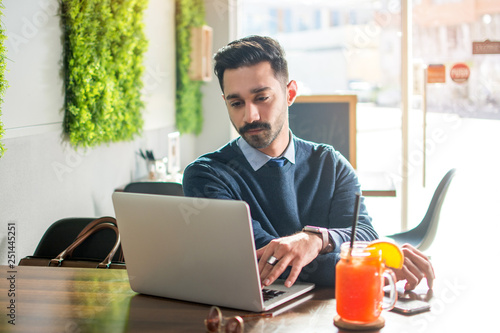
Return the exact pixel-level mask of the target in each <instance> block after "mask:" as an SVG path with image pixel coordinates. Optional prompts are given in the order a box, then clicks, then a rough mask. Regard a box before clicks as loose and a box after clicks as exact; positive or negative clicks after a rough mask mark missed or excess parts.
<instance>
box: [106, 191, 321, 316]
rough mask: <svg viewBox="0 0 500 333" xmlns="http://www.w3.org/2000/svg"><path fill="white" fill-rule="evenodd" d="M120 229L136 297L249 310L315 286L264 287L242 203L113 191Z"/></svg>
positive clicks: (267, 306)
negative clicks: (141, 295)
mask: <svg viewBox="0 0 500 333" xmlns="http://www.w3.org/2000/svg"><path fill="white" fill-rule="evenodd" d="M112 198H113V205H114V208H115V213H116V219H117V224H118V229H119V230H120V237H121V244H122V249H123V254H124V256H125V260H126V263H127V272H128V276H129V281H130V287H131V288H132V290H134V291H135V292H138V293H141V294H147V295H153V296H161V297H167V298H173V299H177V300H183V301H189V302H197V303H204V304H209V305H218V306H223V307H230V308H235V309H240V310H247V311H253V312H262V311H268V310H270V309H272V308H274V307H276V306H278V305H281V304H283V303H285V302H288V301H290V300H292V299H294V298H296V297H298V296H299V295H302V294H304V293H306V292H308V291H310V290H312V289H313V288H314V284H312V283H303V282H296V283H295V284H294V285H293V286H292V287H290V288H287V287H285V286H284V281H282V280H278V281H276V282H275V283H273V284H272V285H270V286H268V287H266V288H264V290H263V289H262V288H261V283H260V278H259V271H258V264H257V257H256V253H255V245H254V239H253V229H252V221H251V218H250V210H249V207H248V205H247V204H246V203H245V202H244V201H237V200H221V199H206V198H191V197H181V196H168V195H151V194H138V193H129V192H114V193H113V196H112Z"/></svg>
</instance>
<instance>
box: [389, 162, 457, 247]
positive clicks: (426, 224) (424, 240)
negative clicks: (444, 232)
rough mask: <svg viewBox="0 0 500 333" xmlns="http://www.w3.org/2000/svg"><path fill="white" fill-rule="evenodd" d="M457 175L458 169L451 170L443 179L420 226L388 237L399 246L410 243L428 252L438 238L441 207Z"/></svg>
mask: <svg viewBox="0 0 500 333" xmlns="http://www.w3.org/2000/svg"><path fill="white" fill-rule="evenodd" d="M455 173H456V169H451V170H450V171H448V172H447V173H446V175H445V176H444V177H443V179H442V180H441V182H440V183H439V185H438V187H437V189H436V191H435V192H434V195H433V196H432V200H431V203H430V205H429V208H428V209H427V213H426V214H425V216H424V218H423V220H422V222H420V224H419V225H418V226H416V227H415V228H413V229H411V230H408V231H404V232H401V233H397V234H393V235H389V236H386V237H389V238H391V239H393V240H394V241H396V243H398V244H404V243H409V244H411V245H413V246H414V247H416V248H417V249H419V250H421V251H424V250H427V249H428V248H429V247H430V246H431V244H432V242H433V241H434V238H435V236H436V232H437V228H438V222H439V215H440V213H441V207H442V206H443V202H444V198H445V197H446V192H447V191H448V188H449V187H450V184H451V181H452V179H453V177H454V176H455Z"/></svg>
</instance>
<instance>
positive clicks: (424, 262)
mask: <svg viewBox="0 0 500 333" xmlns="http://www.w3.org/2000/svg"><path fill="white" fill-rule="evenodd" d="M401 248H402V250H403V254H404V257H405V259H404V265H403V268H402V269H400V270H396V276H397V278H398V280H404V279H406V281H407V283H406V285H405V290H412V289H415V287H416V286H417V285H418V284H419V283H420V281H421V280H422V279H423V278H424V277H425V278H426V279H427V285H428V287H429V288H432V286H433V282H434V278H435V275H434V268H433V267H432V264H431V262H430V261H429V258H427V257H426V256H425V255H424V254H423V253H422V252H420V251H419V250H417V249H416V248H414V247H413V246H411V245H409V244H404V245H403V246H402V247H401Z"/></svg>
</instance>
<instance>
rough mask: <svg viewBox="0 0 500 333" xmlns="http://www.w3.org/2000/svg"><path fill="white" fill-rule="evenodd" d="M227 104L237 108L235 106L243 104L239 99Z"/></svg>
mask: <svg viewBox="0 0 500 333" xmlns="http://www.w3.org/2000/svg"><path fill="white" fill-rule="evenodd" d="M229 105H230V106H231V107H232V108H237V107H240V106H242V105H243V103H242V102H240V101H234V102H231V103H230V104H229Z"/></svg>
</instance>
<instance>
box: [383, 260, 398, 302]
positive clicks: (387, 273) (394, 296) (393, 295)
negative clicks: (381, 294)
mask: <svg viewBox="0 0 500 333" xmlns="http://www.w3.org/2000/svg"><path fill="white" fill-rule="evenodd" d="M382 276H383V277H385V278H386V279H387V280H388V281H389V286H390V288H391V290H390V292H389V303H385V302H382V309H383V310H392V309H393V308H394V305H396V301H397V300H398V293H397V291H396V275H395V274H394V272H393V271H392V270H390V269H386V270H384V273H383V274H382Z"/></svg>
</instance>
